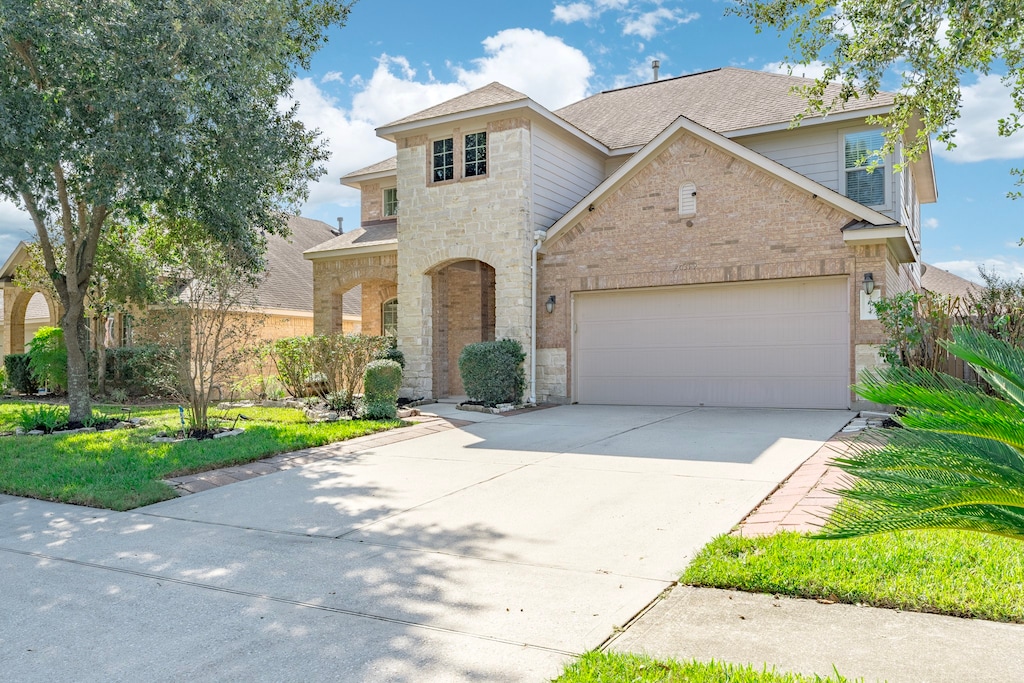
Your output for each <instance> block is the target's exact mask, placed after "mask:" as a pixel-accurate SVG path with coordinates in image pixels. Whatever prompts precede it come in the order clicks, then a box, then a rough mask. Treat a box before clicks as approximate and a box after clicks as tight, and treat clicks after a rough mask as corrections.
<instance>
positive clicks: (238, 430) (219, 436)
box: [213, 427, 245, 439]
mask: <svg viewBox="0 0 1024 683" xmlns="http://www.w3.org/2000/svg"><path fill="white" fill-rule="evenodd" d="M244 431H245V429H244V428H242V427H235V428H234V429H229V430H228V431H226V432H220V433H219V434H214V435H213V438H215V439H223V438H224V437H226V436H238V435H239V434H241V433H242V432H244Z"/></svg>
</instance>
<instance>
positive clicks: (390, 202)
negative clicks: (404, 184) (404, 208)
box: [384, 187, 398, 218]
mask: <svg viewBox="0 0 1024 683" xmlns="http://www.w3.org/2000/svg"><path fill="white" fill-rule="evenodd" d="M397 215H398V188H397V187H389V188H387V189H385V190H384V217H385V218H391V217H393V216H397Z"/></svg>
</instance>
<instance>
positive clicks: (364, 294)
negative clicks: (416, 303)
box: [326, 279, 398, 335]
mask: <svg viewBox="0 0 1024 683" xmlns="http://www.w3.org/2000/svg"><path fill="white" fill-rule="evenodd" d="M397 294H398V284H397V283H396V282H394V281H393V280H378V279H371V280H361V281H359V282H351V283H346V284H345V285H342V286H340V287H338V288H336V289H335V290H334V291H333V292H332V293H331V308H330V325H329V327H328V329H327V330H326V332H328V333H330V334H337V333H339V332H341V333H344V334H357V333H361V334H373V335H378V334H384V333H385V326H384V304H385V302H388V301H392V300H394V301H397V298H396V297H397Z"/></svg>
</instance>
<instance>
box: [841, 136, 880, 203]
mask: <svg viewBox="0 0 1024 683" xmlns="http://www.w3.org/2000/svg"><path fill="white" fill-rule="evenodd" d="M884 144H885V141H884V140H883V138H882V131H880V130H865V131H858V132H855V133H846V134H845V135H844V136H843V160H844V162H843V163H844V173H845V176H846V177H845V181H846V196H847V197H849V198H850V199H852V200H854V201H855V202H860V203H861V204H864V205H865V206H885V205H886V204H888V201H887V200H886V187H887V186H886V178H887V173H886V162H885V158H884V157H881V156H879V155H878V154H874V153H873V152H875V151H876V150H879V149H881V148H882V145H884ZM872 167H873V170H871V171H870V172H869V169H870V168H872Z"/></svg>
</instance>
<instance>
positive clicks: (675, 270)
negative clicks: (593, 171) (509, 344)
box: [537, 132, 887, 401]
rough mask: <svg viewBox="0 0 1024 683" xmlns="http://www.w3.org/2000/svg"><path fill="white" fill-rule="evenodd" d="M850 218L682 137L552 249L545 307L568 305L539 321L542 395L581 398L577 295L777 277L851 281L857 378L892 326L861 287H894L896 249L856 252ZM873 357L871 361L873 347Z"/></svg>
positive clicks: (545, 262)
mask: <svg viewBox="0 0 1024 683" xmlns="http://www.w3.org/2000/svg"><path fill="white" fill-rule="evenodd" d="M686 182H693V183H695V184H696V188H697V197H696V199H697V210H696V214H695V215H693V216H690V217H685V216H680V215H679V206H678V202H679V187H680V185H682V184H684V183H686ZM849 221H850V216H849V215H847V214H845V213H843V212H841V211H839V210H837V209H834V208H833V207H831V206H829V205H828V204H825V203H824V202H822V201H820V200H818V199H817V198H815V197H813V196H812V195H810V194H808V193H807V192H806V191H804V190H801V189H799V188H797V187H795V186H793V185H790V184H789V183H787V182H785V181H782V180H780V179H778V178H776V177H774V176H772V175H770V174H768V173H766V172H765V171H763V170H761V169H759V168H757V167H755V166H753V165H752V164H749V163H747V162H745V161H742V160H740V159H737V158H734V157H732V156H730V155H728V154H726V153H724V152H722V151H720V150H718V149H717V148H715V147H713V146H712V145H710V144H708V143H706V142H705V141H703V140H701V139H699V138H696V137H694V136H692V135H689V134H687V133H683V132H681V133H680V134H679V135H678V136H677V138H676V139H675V141H674V142H672V143H671V145H669V146H668V147H667V148H666V149H665V150H664V151H663V152H662V153H661V154H660V155H658V156H657V157H656V158H653V159H651V160H650V161H649V162H648V163H647V164H646V165H644V166H643V167H641V168H640V169H639V170H638V171H637V172H636V173H635V174H634V175H633V176H632V178H630V179H629V180H628V181H627V182H625V184H624V185H622V186H621V187H620V188H619V189H618V190H616V191H614V192H612V193H611V194H610V195H608V196H606V197H604V198H602V199H601V200H600V201H599V202H596V203H595V206H594V209H593V210H592V211H590V212H588V213H585V214H583V215H582V217H581V219H580V221H579V222H578V223H577V224H576V225H574V226H572V227H571V228H568V229H566V230H565V231H564V232H562V233H560V234H558V235H557V236H555V237H553V238H552V240H551V242H549V243H547V244H545V246H544V249H543V250H542V256H541V260H540V266H539V281H538V289H537V300H538V302H543V301H545V300H546V299H547V297H548V296H549V295H551V294H554V295H555V296H556V297H557V301H558V302H559V304H558V305H557V306H556V308H555V311H554V313H552V314H551V315H546V314H545V315H541V316H540V317H539V318H538V333H537V334H538V354H537V355H538V378H543V381H542V382H541V381H538V399H539V400H555V401H565V400H567V399H571V386H572V345H571V330H570V324H571V320H570V316H571V306H570V305H569V302H570V301H571V299H572V294H573V293H575V292H583V291H593V290H612V289H620V288H632V287H658V286H669V285H688V284H704V283H719V282H738V281H757V280H768V279H774V278H801V277H821V276H829V275H847V276H850V277H851V281H852V283H854V286H851V288H850V306H849V308H850V314H851V321H850V330H851V344H850V348H851V358H850V365H851V377H850V379H851V382H852V381H853V379H854V376H853V368H854V367H855V358H854V355H855V352H856V349H858V348H860V347H861V346H863V345H870V344H876V343H878V341H879V340H880V332H881V330H880V326H879V324H878V322H877V321H874V320H861V315H860V314H859V308H860V306H859V303H860V301H859V292H860V290H859V282H860V278H861V277H862V276H863V273H864V272H872V273H873V274H874V276H875V281H876V283H877V284H878V285H879V286H880V287H882V288H883V289H884V287H885V273H886V268H885V263H886V252H887V249H886V247H885V246H884V245H877V246H864V247H857V248H850V247H848V246H847V245H846V244H845V243H844V242H843V235H842V231H841V229H842V227H843V226H844V225H846V224H847V223H848V222H849ZM861 351H862V353H861V356H860V358H861V360H864V358H865V354H864V353H863V349H861Z"/></svg>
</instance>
